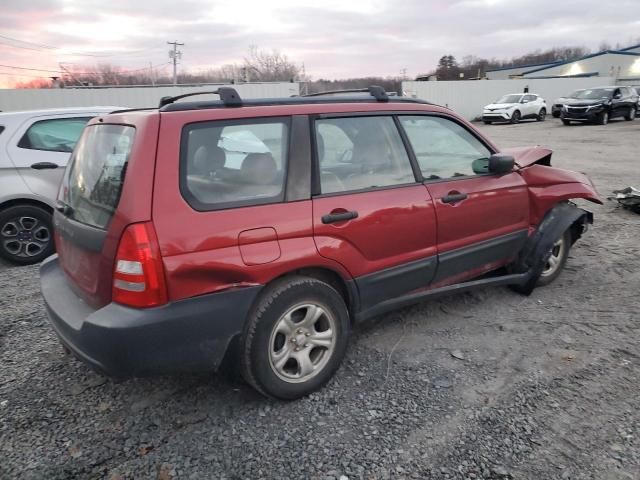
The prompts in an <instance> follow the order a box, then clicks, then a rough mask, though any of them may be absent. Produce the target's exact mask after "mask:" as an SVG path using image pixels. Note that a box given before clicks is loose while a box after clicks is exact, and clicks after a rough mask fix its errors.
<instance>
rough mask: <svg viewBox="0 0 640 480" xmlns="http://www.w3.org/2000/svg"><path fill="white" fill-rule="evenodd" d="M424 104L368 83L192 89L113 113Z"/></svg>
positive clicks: (426, 103) (424, 103)
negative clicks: (284, 92) (242, 91)
mask: <svg viewBox="0 0 640 480" xmlns="http://www.w3.org/2000/svg"><path fill="white" fill-rule="evenodd" d="M211 94H215V95H219V96H220V100H207V101H202V100H201V101H188V102H178V100H182V99H183V98H186V97H191V96H196V95H211ZM352 103H359V104H362V103H364V104H377V105H382V104H388V103H393V104H399V103H404V104H406V103H411V104H423V105H432V104H431V103H429V102H426V101H424V100H419V99H415V98H410V97H399V96H397V95H396V94H395V93H389V92H386V91H385V90H384V89H383V88H382V87H379V86H375V85H374V86H370V87H368V88H365V89H352V90H333V91H328V92H319V93H313V94H309V95H294V96H291V97H281V98H257V99H242V98H240V95H239V94H238V92H237V91H236V90H235V89H234V88H232V87H220V88H219V89H218V90H215V91H211V92H192V93H188V94H184V95H178V96H175V97H163V98H162V99H161V100H160V104H159V106H158V107H152V108H134V109H125V110H118V111H115V112H113V113H116V114H118V113H128V112H135V111H160V112H176V111H188V110H205V109H228V108H231V109H236V108H239V107H277V106H285V105H289V106H301V105H318V104H352Z"/></svg>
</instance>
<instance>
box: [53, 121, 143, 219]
mask: <svg viewBox="0 0 640 480" xmlns="http://www.w3.org/2000/svg"><path fill="white" fill-rule="evenodd" d="M134 134H135V129H134V128H133V127H129V126H126V125H91V126H89V127H87V128H86V129H85V130H84V132H83V134H82V136H81V137H80V141H79V142H78V145H77V146H76V149H75V151H74V153H73V156H72V158H71V161H70V162H69V166H68V168H67V174H66V175H65V179H64V181H63V183H62V189H61V190H60V194H59V197H58V198H59V200H60V201H61V202H62V203H63V204H64V206H65V210H66V212H65V214H66V215H67V216H68V217H69V218H72V219H74V220H76V221H78V222H81V223H84V224H87V225H91V226H94V227H98V228H106V227H107V225H108V224H109V220H111V217H112V216H113V213H114V212H115V210H116V207H117V206H118V201H119V200H120V191H121V190H122V184H123V182H124V176H125V172H126V167H127V162H128V161H129V153H130V152H131V146H132V145H133V137H134Z"/></svg>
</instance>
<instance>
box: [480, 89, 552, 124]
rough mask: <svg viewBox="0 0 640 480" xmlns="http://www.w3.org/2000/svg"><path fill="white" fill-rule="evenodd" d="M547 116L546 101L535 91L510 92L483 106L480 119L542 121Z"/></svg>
mask: <svg viewBox="0 0 640 480" xmlns="http://www.w3.org/2000/svg"><path fill="white" fill-rule="evenodd" d="M546 116H547V102H546V101H545V100H544V98H542V97H541V96H539V95H536V94H535V93H510V94H508V95H504V96H503V97H502V98H499V99H498V100H496V101H495V102H494V103H490V104H489V105H487V106H486V107H484V111H483V112H482V121H483V122H484V123H486V124H490V123H493V122H511V123H518V122H519V121H520V120H523V119H526V118H535V119H536V120H537V121H539V122H542V121H544V119H545V118H546Z"/></svg>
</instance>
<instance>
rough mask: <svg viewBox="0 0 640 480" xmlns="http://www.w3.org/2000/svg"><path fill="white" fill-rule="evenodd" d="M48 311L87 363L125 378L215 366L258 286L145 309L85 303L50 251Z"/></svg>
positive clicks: (45, 276) (44, 272) (45, 268)
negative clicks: (96, 307) (99, 306)
mask: <svg viewBox="0 0 640 480" xmlns="http://www.w3.org/2000/svg"><path fill="white" fill-rule="evenodd" d="M40 282H41V290H42V295H43V297H44V301H45V306H46V309H47V315H48V317H49V320H50V322H51V324H52V325H53V328H54V330H55V331H56V333H57V334H58V336H59V337H60V340H61V341H62V343H63V344H64V345H66V346H67V347H68V348H69V349H70V350H71V351H73V353H74V354H75V355H76V356H77V357H78V358H80V359H81V360H82V361H84V362H85V363H87V364H89V365H91V366H92V367H93V368H95V369H97V370H100V371H102V372H104V373H106V374H108V375H112V376H118V377H127V376H139V375H149V374H156V373H166V372H174V371H196V370H215V369H216V368H217V367H218V366H219V365H220V363H221V362H222V360H223V358H224V355H225V353H226V352H227V349H228V348H229V344H230V342H231V340H232V339H233V338H234V337H235V336H237V335H240V334H241V333H242V331H243V328H244V323H245V319H246V317H247V313H248V311H249V308H250V306H251V304H252V303H253V300H254V299H255V297H256V295H257V294H258V292H259V291H260V289H261V288H262V287H260V286H256V287H248V288H242V289H237V290H231V291H226V292H221V293H214V294H209V295H202V296H200V297H195V298H192V299H187V300H181V301H177V302H172V303H169V304H167V305H163V306H161V307H155V308H149V309H136V308H129V307H125V306H123V305H119V304H116V303H110V304H108V305H106V306H104V307H102V308H100V309H97V310H96V309H93V308H92V307H90V306H89V305H87V304H86V303H85V302H84V301H83V300H82V299H81V298H80V297H79V296H78V295H76V294H75V292H74V291H73V290H72V289H71V286H70V285H69V283H68V281H67V278H66V276H65V274H64V272H63V271H62V268H61V267H60V266H59V263H58V257H57V256H53V257H50V258H49V259H48V260H46V261H45V262H44V263H43V264H42V266H41V267H40Z"/></svg>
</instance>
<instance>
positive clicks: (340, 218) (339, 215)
mask: <svg viewBox="0 0 640 480" xmlns="http://www.w3.org/2000/svg"><path fill="white" fill-rule="evenodd" d="M354 218H358V212H356V211H351V212H336V213H328V214H327V215H323V216H322V223H324V224H327V223H336V222H346V221H347V220H353V219H354Z"/></svg>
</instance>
